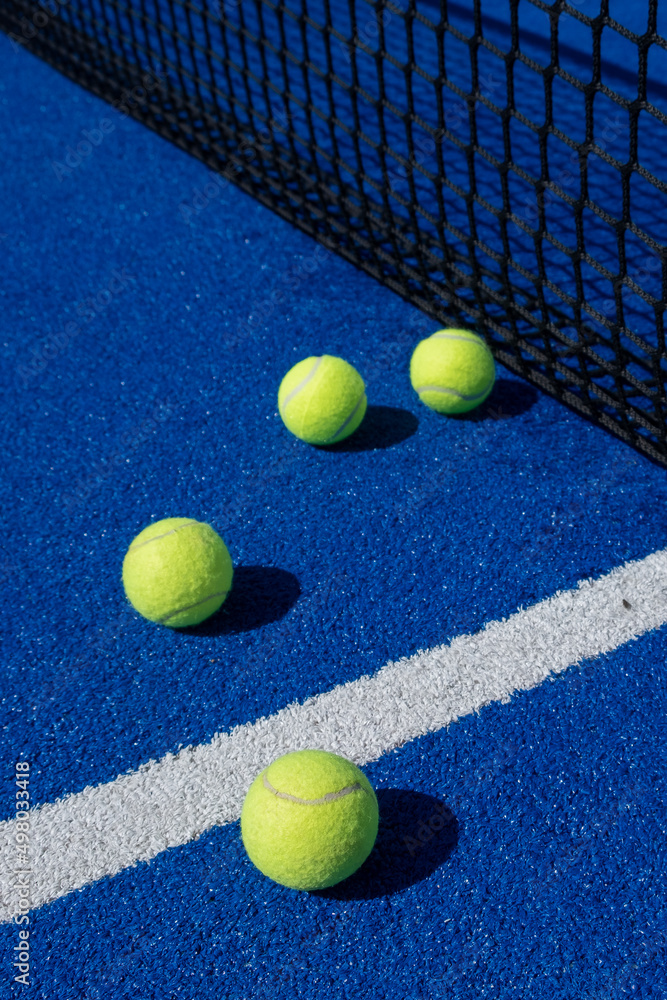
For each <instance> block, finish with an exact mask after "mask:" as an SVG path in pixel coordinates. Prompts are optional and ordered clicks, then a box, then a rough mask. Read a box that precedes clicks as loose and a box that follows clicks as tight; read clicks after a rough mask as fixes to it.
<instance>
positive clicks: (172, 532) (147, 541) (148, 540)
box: [126, 521, 200, 556]
mask: <svg viewBox="0 0 667 1000" xmlns="http://www.w3.org/2000/svg"><path fill="white" fill-rule="evenodd" d="M199 523H200V522H199V521H188V522H187V523H186V524H179V525H177V526H176V527H175V528H170V529H169V531H165V532H164V534H162V535H153V537H152V538H146V539H145V540H144V541H143V542H139V544H138V545H135V543H134V542H132V544H131V545H130V547H129V549H128V550H127V552H126V555H128V556H129V555H130V553H131V552H136V551H137V549H141V548H143V547H144V545H150V543H151V542H157V541H158V540H159V539H160V538H167V537H168V536H169V535H175V534H176V532H177V531H180V530H181V529H182V528H189V527H191V525H193V524H199Z"/></svg>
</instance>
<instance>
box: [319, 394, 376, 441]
mask: <svg viewBox="0 0 667 1000" xmlns="http://www.w3.org/2000/svg"><path fill="white" fill-rule="evenodd" d="M365 398H366V389H365V388H364V391H363V392H362V394H361V396H360V397H359V400H358V402H357V405H356V406H355V408H354V409H353V410H352V413H351V414H350V415H349V417H348V418H347V420H345V421H344V423H343V424H341V426H340V427H339V428H338V430H337V431H336V433H335V434H332V435H331V437H330V438H327V440H326V441H325V442H324V443H325V444H333V442H334V441H335V440H336V438H337V437H338V435H339V434H342V433H343V431H344V430H345V428H346V427H347V425H348V424H349V423H350V421H351V420H352V419H353V418H354V416H355V414H356V412H357V410H358V409H359V407H360V406H361V404H362V403H363V401H364V399H365Z"/></svg>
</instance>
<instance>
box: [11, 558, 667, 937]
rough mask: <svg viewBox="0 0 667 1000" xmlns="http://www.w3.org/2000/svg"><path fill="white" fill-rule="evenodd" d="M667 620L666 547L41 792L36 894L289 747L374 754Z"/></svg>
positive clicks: (86, 872)
mask: <svg viewBox="0 0 667 1000" xmlns="http://www.w3.org/2000/svg"><path fill="white" fill-rule="evenodd" d="M624 600H625V601H627V602H629V603H630V604H631V608H626V607H625V605H624V603H623V602H624ZM666 621H667V550H664V551H661V552H656V553H654V554H652V555H650V556H648V557H647V558H646V559H643V560H641V561H638V562H634V563H628V564H627V565H626V566H622V567H620V568H618V569H616V570H613V571H612V572H611V573H609V574H608V575H607V576H604V577H602V578H601V579H599V580H586V581H583V582H582V583H580V584H579V585H578V586H577V587H576V588H575V589H574V590H570V591H565V592H562V593H558V594H556V595H555V596H554V597H552V598H549V599H548V600H545V601H542V602H540V603H539V604H535V605H533V606H532V607H530V608H527V609H525V610H520V611H518V612H516V613H515V614H513V615H511V616H510V617H509V618H507V619H505V620H503V621H497V622H491V623H490V624H488V625H487V626H485V628H483V629H482V631H481V632H478V633H477V634H476V635H464V636H459V637H457V638H456V639H454V640H453V641H452V642H451V643H450V644H449V645H447V646H438V647H437V648H435V649H431V650H428V651H426V652H421V653H417V654H416V655H415V656H411V657H409V658H405V659H402V660H399V661H397V662H396V663H389V664H387V665H386V666H385V667H383V668H382V670H380V671H379V672H378V673H377V674H375V675H374V676H370V677H360V678H359V679H358V680H356V681H351V682H350V683H349V684H343V685H340V686H338V687H336V688H334V689H333V690H332V691H328V692H327V693H325V694H320V695H316V696H314V697H312V698H309V699H308V700H307V701H305V702H304V703H303V704H294V705H289V706H288V707H287V708H284V709H282V710H281V711H279V712H277V713H276V714H275V715H272V716H270V717H269V718H263V719H259V720H258V721H257V722H254V723H252V724H250V723H248V724H247V725H244V726H237V727H236V728H235V729H233V730H231V731H230V732H229V733H224V734H219V735H217V736H215V737H214V738H213V740H212V741H211V742H210V743H207V744H204V745H202V746H196V747H188V748H186V749H184V750H181V751H180V752H179V753H177V754H167V755H166V756H165V757H163V758H162V759H161V760H159V761H151V762H150V763H147V764H144V765H143V766H142V767H140V768H139V770H137V771H134V772H132V773H130V774H123V775H121V776H120V777H118V778H116V779H115V781H110V782H108V783H107V784H104V785H97V786H96V787H92V786H91V787H88V788H85V789H84V790H83V791H82V792H78V793H76V794H73V795H68V796H66V797H65V798H63V799H60V800H58V801H57V802H53V803H49V804H46V805H43V806H41V807H39V808H38V809H35V810H34V811H33V812H32V814H31V833H30V852H31V858H32V867H33V877H32V886H31V900H32V905H33V907H36V906H41V905H42V904H44V903H48V902H49V901H51V900H54V899H58V898H59V897H60V896H64V895H66V893H68V892H72V890H74V889H78V888H80V887H81V886H84V885H87V884H88V883H90V882H94V881H96V880H97V879H101V878H105V877H108V876H110V875H115V874H116V873H117V872H120V871H122V869H124V868H127V867H129V866H131V865H134V864H136V863H137V862H138V861H148V860H149V859H150V858H153V857H155V855H156V854H158V853H159V852H160V851H164V850H166V849H167V848H169V847H177V846H178V845H180V844H187V843H188V842H189V841H191V840H194V839H195V838H196V837H198V836H200V835H201V834H202V833H203V832H204V831H205V830H208V829H210V828H211V827H212V826H215V825H218V824H223V823H231V822H233V821H234V820H236V819H238V817H239V815H240V811H241V805H242V802H243V798H244V795H245V792H246V790H247V788H248V786H249V785H250V782H251V781H252V779H253V778H254V777H255V775H256V774H258V773H259V772H260V771H261V770H262V768H264V767H266V766H267V765H268V764H269V763H270V762H271V761H272V760H273V759H274V758H275V757H276V756H278V754H281V753H286V752H287V751H289V750H299V749H303V748H306V747H320V748H323V749H326V750H332V751H335V752H337V753H340V754H342V755H343V756H345V757H348V758H349V759H350V760H353V761H355V762H356V763H357V764H364V763H367V762H368V761H371V760H376V759H377V758H378V757H380V756H381V755H382V754H383V753H386V752H387V751H388V750H391V749H392V748H394V747H397V746H399V745H401V744H402V743H404V742H405V741H406V740H412V739H415V737H418V736H422V735H424V734H426V733H429V732H434V731H436V730H438V729H441V728H443V727H444V726H447V725H448V724H449V723H450V722H453V721H454V720H456V719H458V718H460V717H461V716H463V715H467V714H469V713H471V712H475V711H478V710H479V709H480V708H482V707H483V706H484V705H488V704H489V703H490V702H493V701H501V702H507V701H509V698H510V695H511V694H512V693H513V692H516V691H526V690H529V689H530V688H534V687H536V686H537V685H538V684H541V683H542V682H543V681H545V680H546V679H547V678H548V677H550V676H552V675H554V674H558V673H560V672H562V671H563V670H566V669H567V668H568V667H569V666H572V665H574V664H577V663H581V662H582V661H583V660H586V659H591V658H593V657H597V656H599V655H600V654H602V653H607V652H610V651H611V650H614V649H616V648H618V647H619V646H622V645H623V644H624V643H626V642H629V641H630V640H631V639H633V638H636V637H638V636H640V635H642V634H644V633H646V632H648V631H650V630H652V629H656V628H658V627H660V626H661V625H663V624H664V623H665V622H666ZM15 824H16V820H11V821H9V820H8V821H6V822H4V823H2V824H0V920H4V921H6V920H10V919H11V918H12V915H13V913H14V905H15V892H16V890H15V889H14V888H13V880H14V876H13V869H14V867H15V843H14V835H15V832H16V830H15Z"/></svg>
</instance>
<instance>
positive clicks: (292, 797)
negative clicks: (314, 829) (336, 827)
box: [262, 774, 364, 806]
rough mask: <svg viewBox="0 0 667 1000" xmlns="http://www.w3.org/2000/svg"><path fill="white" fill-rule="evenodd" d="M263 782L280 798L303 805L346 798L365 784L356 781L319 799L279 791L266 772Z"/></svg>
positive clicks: (319, 804)
mask: <svg viewBox="0 0 667 1000" xmlns="http://www.w3.org/2000/svg"><path fill="white" fill-rule="evenodd" d="M262 782H263V784H264V787H265V788H266V789H267V791H269V792H271V794H272V795H275V796H276V798H278V799H286V800H287V801H288V802H298V804H299V805H302V806H323V805H325V803H327V802H336V801H337V800H338V799H344V798H345V796H346V795H352V793H353V792H363V790H364V789H363V786H362V785H360V784H359V782H358V781H355V783H354V784H353V785H348V786H347V788H341V790H340V791H339V792H327V794H326V795H322V796H321V797H320V798H319V799H300V798H299V797H298V795H290V793H289V792H279V791H278V789H277V788H274V787H273V785H272V784H271V782H270V781H269V779H268V778H267V776H266V775H265V774H263V775H262Z"/></svg>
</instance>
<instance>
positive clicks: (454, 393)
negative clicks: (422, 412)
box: [417, 383, 493, 403]
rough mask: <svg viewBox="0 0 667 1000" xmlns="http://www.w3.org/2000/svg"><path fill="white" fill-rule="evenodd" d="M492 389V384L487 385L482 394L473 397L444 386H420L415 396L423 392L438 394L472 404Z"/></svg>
mask: <svg viewBox="0 0 667 1000" xmlns="http://www.w3.org/2000/svg"><path fill="white" fill-rule="evenodd" d="M492 387H493V383H491V385H488V386H487V387H486V389H484V390H483V391H482V392H478V393H476V394H475V395H474V396H465V395H464V394H463V393H462V392H457V390H456V389H446V388H444V386H440V385H421V386H420V387H419V388H418V389H417V395H419V396H421V394H422V393H423V392H439V393H441V394H442V395H444V396H456V397H457V398H458V399H465V401H466V402H468V403H472V402H474V401H475V400H476V399H482V398H483V397H484V396H486V395H487V393H488V392H489V389H491V388H492Z"/></svg>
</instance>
